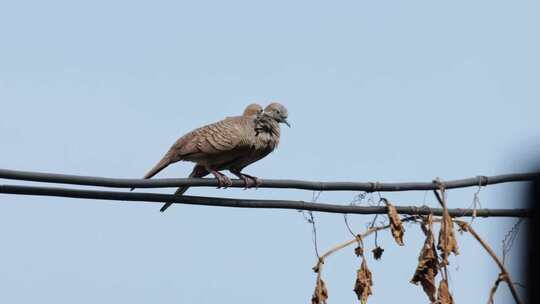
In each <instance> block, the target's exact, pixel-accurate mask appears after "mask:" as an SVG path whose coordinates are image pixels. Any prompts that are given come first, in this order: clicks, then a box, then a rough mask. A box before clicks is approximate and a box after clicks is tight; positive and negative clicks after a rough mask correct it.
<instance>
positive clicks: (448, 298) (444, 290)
mask: <svg viewBox="0 0 540 304" xmlns="http://www.w3.org/2000/svg"><path fill="white" fill-rule="evenodd" d="M437 300H438V303H441V304H454V299H453V298H452V295H451V294H450V290H449V289H448V282H447V281H446V280H441V282H440V283H439V289H438V291H437Z"/></svg>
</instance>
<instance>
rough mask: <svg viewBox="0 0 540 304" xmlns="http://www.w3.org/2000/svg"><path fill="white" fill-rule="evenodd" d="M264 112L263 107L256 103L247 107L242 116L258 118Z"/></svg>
mask: <svg viewBox="0 0 540 304" xmlns="http://www.w3.org/2000/svg"><path fill="white" fill-rule="evenodd" d="M262 111H263V108H262V107H261V105H259V104H256V103H252V104H250V105H249V106H247V107H246V108H245V109H244V114H242V115H243V116H246V117H247V116H256V115H259V114H261V113H262Z"/></svg>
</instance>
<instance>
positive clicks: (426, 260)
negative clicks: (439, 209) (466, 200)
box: [411, 215, 438, 302]
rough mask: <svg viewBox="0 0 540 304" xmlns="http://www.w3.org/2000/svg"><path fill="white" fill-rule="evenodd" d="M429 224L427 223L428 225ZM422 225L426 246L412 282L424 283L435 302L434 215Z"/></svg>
mask: <svg viewBox="0 0 540 304" xmlns="http://www.w3.org/2000/svg"><path fill="white" fill-rule="evenodd" d="M426 224H427V225H426ZM426 224H424V225H423V226H422V229H423V230H424V232H425V233H426V240H425V242H424V246H423V247H422V250H421V251H420V255H419V256H418V266H417V267H416V271H415V273H414V275H413V277H412V279H411V283H413V284H415V285H418V284H421V285H422V289H424V292H425V293H426V295H427V296H428V297H429V300H430V301H431V302H435V292H436V291H437V286H436V285H435V277H436V276H437V273H438V268H437V266H438V265H437V264H438V261H437V259H438V258H437V250H436V249H435V240H434V238H435V237H434V236H433V231H432V225H433V224H432V216H431V215H429V216H428V219H427V223H426Z"/></svg>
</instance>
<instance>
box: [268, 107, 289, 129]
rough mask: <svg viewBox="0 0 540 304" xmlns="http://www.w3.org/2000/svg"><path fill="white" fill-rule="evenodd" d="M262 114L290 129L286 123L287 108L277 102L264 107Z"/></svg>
mask: <svg viewBox="0 0 540 304" xmlns="http://www.w3.org/2000/svg"><path fill="white" fill-rule="evenodd" d="M264 113H265V114H266V115H268V116H270V117H271V118H272V119H274V120H275V121H277V122H278V123H284V124H286V125H287V126H288V127H289V128H290V127H291V125H290V124H289V122H288V121H287V118H288V116H289V113H288V112H287V108H285V107H284V106H283V105H282V104H280V103H278V102H273V103H271V104H269V105H268V106H266V108H264Z"/></svg>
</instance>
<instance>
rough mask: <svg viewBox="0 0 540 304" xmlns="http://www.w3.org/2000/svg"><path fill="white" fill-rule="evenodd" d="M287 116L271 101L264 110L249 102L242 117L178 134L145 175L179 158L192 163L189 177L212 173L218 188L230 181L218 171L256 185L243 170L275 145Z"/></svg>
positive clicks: (163, 208) (161, 168)
mask: <svg viewBox="0 0 540 304" xmlns="http://www.w3.org/2000/svg"><path fill="white" fill-rule="evenodd" d="M287 117H288V112H287V109H286V108H285V107H284V106H283V105H282V104H280V103H277V102H274V103H271V104H269V105H268V106H267V107H266V108H264V110H263V108H262V107H261V106H260V105H258V104H250V105H249V106H247V107H246V109H245V110H244V113H243V114H242V115H241V116H233V117H227V118H225V119H224V120H221V121H218V122H216V123H212V124H209V125H206V126H203V127H200V128H198V129H195V130H193V131H191V132H189V133H187V134H185V135H184V136H182V137H180V138H179V139H178V140H177V141H176V142H175V143H174V144H173V145H172V147H171V148H170V149H169V151H168V152H167V153H166V154H165V155H164V156H163V158H162V159H161V160H160V161H159V162H158V163H157V164H156V165H155V166H154V167H153V168H152V169H151V170H150V171H148V173H146V175H145V176H144V178H145V179H148V178H152V177H153V176H154V175H156V174H157V173H159V172H160V171H161V170H163V169H165V168H166V167H167V166H168V165H170V164H173V163H176V162H178V161H190V162H194V163H195V167H194V168H193V171H192V172H191V174H190V175H189V177H190V178H192V177H199V178H200V177H204V176H206V175H208V174H212V175H213V176H214V177H215V178H216V179H217V180H218V185H219V187H227V186H230V185H231V184H232V183H231V180H230V179H229V178H228V177H227V176H226V175H224V174H223V173H221V172H220V171H221V170H229V171H230V172H231V173H232V174H234V175H235V176H237V177H238V178H239V179H242V180H243V181H244V183H245V187H246V188H250V187H252V186H259V185H260V184H261V180H260V179H259V178H257V177H254V176H251V175H248V174H245V173H242V170H243V169H244V168H245V167H247V166H248V165H250V164H252V163H254V162H256V161H258V160H260V159H262V158H263V157H265V156H266V155H268V154H269V153H270V152H272V151H273V150H274V149H275V148H276V147H277V146H278V144H279V136H280V126H279V124H280V123H284V124H286V125H287V126H289V127H290V125H289V123H288V121H287ZM188 188H189V187H188V186H182V187H179V188H178V189H177V190H176V192H175V193H174V194H175V195H182V194H183V193H184V192H186V191H187V190H188ZM131 190H133V189H131ZM170 205H172V203H171V202H167V203H165V205H163V207H162V208H161V209H160V211H161V212H163V211H165V210H166V209H167V208H169V206H170Z"/></svg>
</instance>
